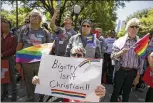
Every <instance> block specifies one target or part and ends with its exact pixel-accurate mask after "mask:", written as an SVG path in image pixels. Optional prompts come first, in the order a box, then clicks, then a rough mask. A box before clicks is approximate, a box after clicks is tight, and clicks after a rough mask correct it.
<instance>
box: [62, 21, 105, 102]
mask: <svg viewBox="0 0 153 103" xmlns="http://www.w3.org/2000/svg"><path fill="white" fill-rule="evenodd" d="M92 31H93V24H92V22H91V21H90V20H88V19H85V20H84V21H82V23H81V26H80V32H79V33H78V34H77V35H74V36H72V37H71V38H70V40H69V43H68V45H67V48H66V53H65V56H67V57H77V58H83V57H85V58H101V47H100V42H99V40H98V39H97V38H96V36H95V35H93V34H92ZM105 91H106V90H105V87H104V86H102V85H101V86H98V87H97V88H96V90H95V93H96V94H97V96H100V97H104V96H105ZM75 102H78V101H75Z"/></svg>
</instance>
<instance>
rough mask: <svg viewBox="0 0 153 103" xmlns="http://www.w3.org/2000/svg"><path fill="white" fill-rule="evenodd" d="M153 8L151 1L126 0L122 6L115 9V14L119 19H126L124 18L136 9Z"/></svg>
mask: <svg viewBox="0 0 153 103" xmlns="http://www.w3.org/2000/svg"><path fill="white" fill-rule="evenodd" d="M146 8H153V1H130V2H126V4H125V7H124V8H120V9H118V10H117V16H118V19H120V20H126V18H127V17H128V16H129V15H131V14H133V13H134V12H136V11H139V10H142V9H146Z"/></svg>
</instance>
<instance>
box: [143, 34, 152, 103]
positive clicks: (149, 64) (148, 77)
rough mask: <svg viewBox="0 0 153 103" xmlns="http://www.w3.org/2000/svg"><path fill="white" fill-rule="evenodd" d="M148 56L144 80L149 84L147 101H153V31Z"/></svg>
mask: <svg viewBox="0 0 153 103" xmlns="http://www.w3.org/2000/svg"><path fill="white" fill-rule="evenodd" d="M146 54H147V56H148V58H146V59H147V60H146V61H147V63H146V64H147V65H146V69H145V70H146V71H145V73H144V76H143V81H144V82H145V83H146V84H147V85H149V88H148V90H147V93H146V98H145V102H153V98H152V97H153V31H151V33H150V41H149V45H148V48H147V52H146Z"/></svg>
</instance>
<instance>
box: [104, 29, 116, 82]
mask: <svg viewBox="0 0 153 103" xmlns="http://www.w3.org/2000/svg"><path fill="white" fill-rule="evenodd" d="M109 35H110V36H109V37H108V38H106V39H105V44H106V51H105V53H104V63H103V64H104V65H103V73H106V74H107V78H106V79H107V82H108V83H112V78H113V71H114V66H113V64H112V59H111V53H112V47H113V43H114V42H115V40H116V38H115V33H114V32H113V31H112V32H110V33H109Z"/></svg>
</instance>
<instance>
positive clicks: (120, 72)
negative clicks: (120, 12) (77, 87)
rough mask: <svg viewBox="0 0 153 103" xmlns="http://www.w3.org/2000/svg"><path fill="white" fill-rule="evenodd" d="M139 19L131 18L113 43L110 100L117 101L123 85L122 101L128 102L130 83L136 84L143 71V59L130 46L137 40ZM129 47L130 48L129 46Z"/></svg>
mask: <svg viewBox="0 0 153 103" xmlns="http://www.w3.org/2000/svg"><path fill="white" fill-rule="evenodd" d="M139 27H140V21H139V20H138V19H137V18H132V19H131V20H129V21H128V23H127V25H126V32H127V33H126V34H125V36H123V37H120V38H119V39H117V40H116V41H115V42H114V44H113V51H112V54H111V57H112V59H113V60H114V61H115V71H116V73H115V77H114V86H113V93H112V96H111V100H110V101H111V102H117V99H118V96H119V93H120V90H121V88H122V87H123V95H122V96H123V100H122V101H123V102H128V100H129V94H130V92H131V87H132V85H137V84H138V82H139V78H140V75H141V74H142V73H143V71H142V70H143V60H142V59H141V58H140V57H139V56H138V55H137V54H136V53H135V52H134V48H132V46H133V45H134V44H135V43H136V42H137V41H138V40H139V38H138V36H137V33H138V31H139ZM130 47H131V48H130Z"/></svg>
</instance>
